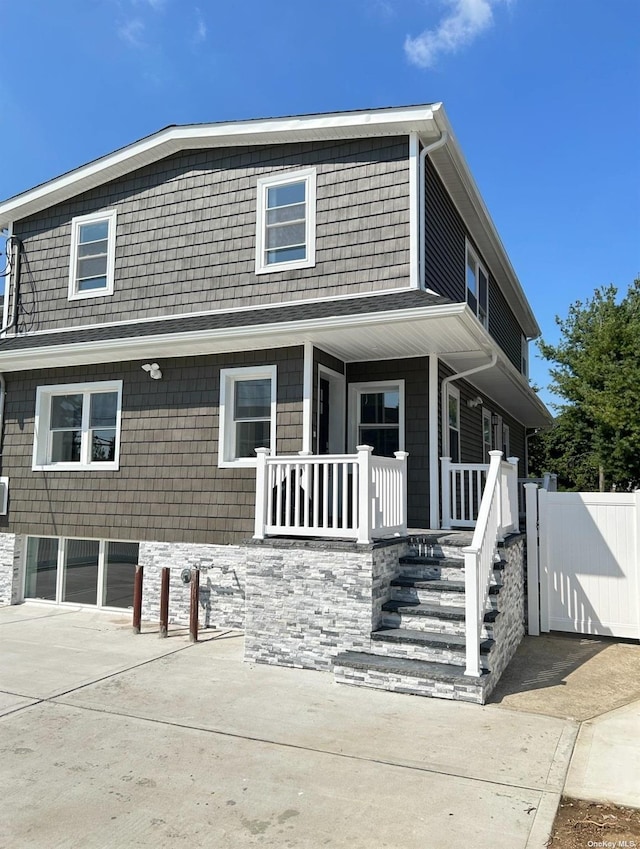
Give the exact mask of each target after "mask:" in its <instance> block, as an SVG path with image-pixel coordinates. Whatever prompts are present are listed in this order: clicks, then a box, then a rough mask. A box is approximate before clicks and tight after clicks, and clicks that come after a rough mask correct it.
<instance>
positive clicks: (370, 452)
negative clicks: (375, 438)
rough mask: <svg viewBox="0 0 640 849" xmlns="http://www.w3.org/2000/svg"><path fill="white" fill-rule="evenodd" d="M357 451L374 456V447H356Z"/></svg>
mask: <svg viewBox="0 0 640 849" xmlns="http://www.w3.org/2000/svg"><path fill="white" fill-rule="evenodd" d="M356 451H364V452H367V453H368V454H373V446H372V445H356Z"/></svg>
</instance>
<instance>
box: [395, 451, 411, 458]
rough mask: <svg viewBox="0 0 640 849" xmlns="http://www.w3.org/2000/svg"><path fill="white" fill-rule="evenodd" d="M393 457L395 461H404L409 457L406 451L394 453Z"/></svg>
mask: <svg viewBox="0 0 640 849" xmlns="http://www.w3.org/2000/svg"><path fill="white" fill-rule="evenodd" d="M393 456H394V457H395V458H396V459H397V460H406V459H407V457H408V456H409V452H408V451H394V452H393Z"/></svg>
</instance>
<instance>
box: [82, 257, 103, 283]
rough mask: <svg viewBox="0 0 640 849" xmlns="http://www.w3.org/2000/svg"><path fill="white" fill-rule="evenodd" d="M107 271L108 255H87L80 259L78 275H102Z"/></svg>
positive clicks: (83, 276)
mask: <svg viewBox="0 0 640 849" xmlns="http://www.w3.org/2000/svg"><path fill="white" fill-rule="evenodd" d="M106 273H107V258H106V256H98V257H87V258H86V259H79V260H78V277H81V278H85V277H100V276H103V277H104V275H105V274H106Z"/></svg>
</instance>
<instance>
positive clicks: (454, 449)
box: [447, 386, 460, 463]
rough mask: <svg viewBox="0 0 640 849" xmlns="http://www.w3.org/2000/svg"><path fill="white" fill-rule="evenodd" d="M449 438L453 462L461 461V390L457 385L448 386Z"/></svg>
mask: <svg viewBox="0 0 640 849" xmlns="http://www.w3.org/2000/svg"><path fill="white" fill-rule="evenodd" d="M447 426H448V432H447V439H448V446H447V447H448V449H449V457H450V458H451V462H452V463H459V462H460V390H459V389H457V388H456V387H455V386H449V387H448V388H447Z"/></svg>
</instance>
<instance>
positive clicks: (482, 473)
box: [440, 457, 489, 530]
mask: <svg viewBox="0 0 640 849" xmlns="http://www.w3.org/2000/svg"><path fill="white" fill-rule="evenodd" d="M440 463H441V467H442V527H443V528H444V529H445V530H449V529H451V528H453V527H456V528H473V527H475V524H476V518H477V516H478V511H479V510H480V502H481V501H482V493H483V491H484V487H485V482H486V480H487V473H488V471H489V464H488V463H452V462H451V458H450V457H441V458H440Z"/></svg>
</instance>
